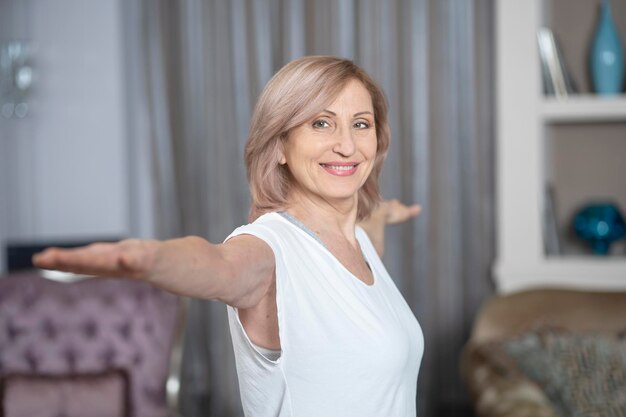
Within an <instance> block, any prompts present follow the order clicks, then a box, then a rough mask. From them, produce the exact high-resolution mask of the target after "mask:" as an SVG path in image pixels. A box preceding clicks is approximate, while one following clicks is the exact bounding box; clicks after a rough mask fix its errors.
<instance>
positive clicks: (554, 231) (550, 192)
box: [543, 184, 563, 255]
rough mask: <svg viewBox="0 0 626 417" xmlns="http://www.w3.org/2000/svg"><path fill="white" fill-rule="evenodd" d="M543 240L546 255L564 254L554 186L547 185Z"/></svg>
mask: <svg viewBox="0 0 626 417" xmlns="http://www.w3.org/2000/svg"><path fill="white" fill-rule="evenodd" d="M543 242H544V249H545V253H546V255H562V254H563V248H562V242H561V236H560V234H559V226H558V222H557V218H556V204H555V197H554V187H553V186H552V185H550V184H548V185H546V187H545V195H544V202H543Z"/></svg>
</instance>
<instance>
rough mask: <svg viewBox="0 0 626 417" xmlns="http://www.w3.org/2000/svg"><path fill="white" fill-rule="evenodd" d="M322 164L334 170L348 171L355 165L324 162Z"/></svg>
mask: <svg viewBox="0 0 626 417" xmlns="http://www.w3.org/2000/svg"><path fill="white" fill-rule="evenodd" d="M324 166H325V167H328V168H330V169H334V170H336V171H350V170H351V169H353V168H354V167H355V165H326V164H324Z"/></svg>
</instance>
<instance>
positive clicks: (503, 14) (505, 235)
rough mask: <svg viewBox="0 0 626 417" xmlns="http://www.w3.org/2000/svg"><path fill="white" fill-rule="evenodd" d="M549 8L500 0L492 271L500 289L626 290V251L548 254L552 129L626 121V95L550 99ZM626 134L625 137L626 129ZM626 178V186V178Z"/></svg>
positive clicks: (535, 1) (533, 1) (537, 1)
mask: <svg viewBox="0 0 626 417" xmlns="http://www.w3.org/2000/svg"><path fill="white" fill-rule="evenodd" d="M546 6H547V5H546V4H545V2H544V1H542V0H524V1H520V0H497V1H496V15H495V17H496V44H497V53H496V57H497V58H496V59H497V61H496V65H497V88H496V90H497V98H496V100H497V106H496V111H497V117H496V120H497V128H496V135H497V171H496V172H497V194H498V257H497V260H496V263H495V265H494V271H493V272H494V275H495V278H496V282H497V286H498V291H499V292H501V293H508V292H513V291H519V290H523V289H529V288H536V287H557V288H578V289H587V290H604V291H626V256H625V257H618V256H615V257H605V258H599V257H593V256H547V255H546V254H545V251H544V243H543V230H542V227H543V203H544V202H543V196H544V187H545V173H544V161H545V160H546V153H547V152H549V150H548V149H549V147H548V146H547V143H546V141H547V138H546V136H547V135H548V133H546V132H547V131H548V128H549V127H550V126H552V125H561V124H568V125H576V124H579V123H605V122H607V123H616V122H617V123H626V96H623V95H622V96H617V97H614V98H600V97H597V96H593V95H589V94H587V95H579V96H573V97H570V98H567V99H556V98H547V97H544V96H543V94H542V93H541V91H542V85H541V82H542V80H541V73H540V62H539V53H538V50H537V44H536V39H537V38H536V33H537V29H538V28H539V27H540V26H542V25H543V22H544V20H543V16H544V13H546V12H545V10H546ZM620 134H621V133H620ZM623 137H624V140H625V141H626V129H624V135H623ZM624 161H625V164H626V155H625V159H624ZM624 183H625V185H624V187H625V188H626V179H625V180H624Z"/></svg>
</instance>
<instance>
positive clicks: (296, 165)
mask: <svg viewBox="0 0 626 417" xmlns="http://www.w3.org/2000/svg"><path fill="white" fill-rule="evenodd" d="M388 145H389V127H388V124H387V105H386V101H385V98H384V95H383V93H382V91H381V89H380V88H379V87H378V86H377V85H376V84H375V83H374V81H373V80H372V79H371V78H370V77H369V76H368V75H367V74H366V73H365V72H364V71H363V70H361V69H360V68H359V67H357V66H356V65H355V64H353V63H352V62H351V61H348V60H343V59H339V58H334V57H304V58H301V59H298V60H296V61H293V62H291V63H289V64H287V65H286V66H285V67H284V68H282V69H281V70H280V71H279V72H278V73H277V74H276V75H275V76H274V77H273V78H272V79H271V80H270V82H269V83H268V84H267V86H266V87H265V89H264V91H263V92H262V94H261V96H260V98H259V100H258V102H257V105H256V108H255V111H254V116H253V119H252V123H251V128H250V135H249V138H248V144H247V146H246V158H245V159H246V165H247V168H248V180H249V182H250V189H251V194H252V209H251V216H250V217H251V221H252V223H250V224H248V225H245V226H242V227H240V228H238V229H236V230H235V231H234V232H233V233H232V234H231V235H230V236H229V237H228V238H227V239H226V241H225V242H224V243H223V244H217V245H214V244H211V243H209V242H207V241H205V240H203V239H201V238H198V237H186V238H182V239H174V240H168V241H163V242H159V241H138V240H127V241H122V242H120V243H117V244H96V245H91V246H88V247H85V248H81V249H74V250H59V249H50V250H48V251H46V252H44V253H42V254H41V255H38V256H36V257H35V263H36V265H38V266H40V267H45V268H55V269H63V270H70V271H73V272H78V273H86V274H94V275H107V276H111V275H115V276H126V277H135V278H139V279H144V280H146V281H149V282H151V283H153V284H155V285H157V286H159V287H161V288H164V289H166V290H169V291H172V292H175V293H178V294H182V295H188V296H193V297H201V298H207V299H217V300H220V301H223V302H224V303H226V304H227V305H228V312H229V320H230V327H231V334H232V338H233V345H234V349H235V357H236V361H237V371H238V375H239V384H240V388H241V395H242V402H243V406H244V410H245V412H246V415H248V416H254V417H257V416H298V417H301V416H325V417H329V416H341V417H345V416H359V417H364V416H414V415H415V391H416V381H417V373H418V370H419V364H420V360H421V356H422V351H423V339H422V334H421V330H420V328H419V325H418V324H417V320H416V319H415V317H414V316H413V314H412V313H411V310H410V309H409V307H408V306H407V304H406V302H405V301H404V300H403V298H402V296H401V295H400V293H399V291H398V290H397V288H396V287H395V285H394V284H393V281H392V280H391V278H390V277H389V275H388V274H387V271H386V270H385V268H384V266H383V264H382V262H381V260H380V258H379V255H378V254H377V252H376V249H375V245H374V244H372V242H371V241H370V239H369V238H368V236H367V234H366V233H365V232H364V231H363V229H362V228H360V227H357V226H356V224H357V222H358V221H363V220H365V223H364V226H365V227H366V228H368V229H369V231H370V233H371V234H372V236H373V237H374V240H375V241H376V246H377V247H378V249H379V251H381V252H382V232H381V231H382V229H383V228H384V226H381V225H384V223H385V222H386V220H387V219H390V218H393V217H394V216H395V217H396V218H397V219H398V220H404V219H406V218H409V217H411V216H413V215H415V214H416V213H417V209H416V208H415V207H406V206H403V205H401V204H399V203H397V202H392V203H388V204H384V205H383V206H382V208H381V209H379V212H378V213H374V215H372V216H370V214H371V213H372V210H373V209H374V207H375V206H376V204H377V203H378V201H379V199H380V197H379V192H378V176H379V173H380V171H381V169H382V164H383V160H384V158H385V154H386V152H387V147H388ZM381 213H382V214H381ZM368 216H369V219H368Z"/></svg>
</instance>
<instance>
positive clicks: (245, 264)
mask: <svg viewBox="0 0 626 417" xmlns="http://www.w3.org/2000/svg"><path fill="white" fill-rule="evenodd" d="M221 252H222V256H223V258H224V260H225V261H226V262H227V264H228V265H230V268H232V272H233V276H235V277H237V278H236V279H237V281H238V284H237V285H236V286H233V287H232V288H233V289H237V291H236V292H233V293H231V294H227V295H226V297H225V299H223V300H222V301H224V302H226V303H227V304H229V305H232V306H233V307H238V308H250V307H253V306H255V305H257V304H258V303H259V302H260V301H261V300H262V299H263V298H264V297H266V296H267V294H268V292H269V291H270V289H271V286H272V284H273V281H274V270H275V266H276V260H275V257H274V252H273V251H272V248H271V247H270V246H269V244H267V243H266V242H265V241H264V240H263V239H261V238H258V237H256V236H253V235H249V234H242V235H239V236H235V237H233V238H231V239H228V240H227V241H226V242H225V243H224V244H223V245H222V251H221Z"/></svg>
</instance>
